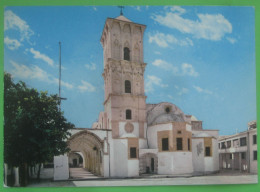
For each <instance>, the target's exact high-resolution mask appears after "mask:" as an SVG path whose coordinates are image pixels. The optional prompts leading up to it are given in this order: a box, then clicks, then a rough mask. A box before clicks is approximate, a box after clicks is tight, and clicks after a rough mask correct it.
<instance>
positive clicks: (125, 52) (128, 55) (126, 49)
mask: <svg viewBox="0 0 260 192" xmlns="http://www.w3.org/2000/svg"><path fill="white" fill-rule="evenodd" d="M124 60H127V61H130V49H129V48H128V47H125V48H124Z"/></svg>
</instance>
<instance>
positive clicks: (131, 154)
mask: <svg viewBox="0 0 260 192" xmlns="http://www.w3.org/2000/svg"><path fill="white" fill-rule="evenodd" d="M130 158H137V155H136V147H130Z"/></svg>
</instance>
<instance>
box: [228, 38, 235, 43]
mask: <svg viewBox="0 0 260 192" xmlns="http://www.w3.org/2000/svg"><path fill="white" fill-rule="evenodd" d="M227 40H228V41H229V42H230V43H232V44H234V43H236V42H237V40H236V39H235V38H232V37H227Z"/></svg>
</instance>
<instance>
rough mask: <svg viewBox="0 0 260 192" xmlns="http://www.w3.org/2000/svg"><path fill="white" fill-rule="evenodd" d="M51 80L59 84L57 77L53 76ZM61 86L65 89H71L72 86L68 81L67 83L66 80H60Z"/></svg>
mask: <svg viewBox="0 0 260 192" xmlns="http://www.w3.org/2000/svg"><path fill="white" fill-rule="evenodd" d="M53 81H54V82H55V83H56V84H59V79H57V78H54V79H53ZM61 87H66V88H67V89H73V88H74V86H73V85H72V84H70V83H67V82H64V81H62V80H61Z"/></svg>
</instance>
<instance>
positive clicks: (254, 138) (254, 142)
mask: <svg viewBox="0 0 260 192" xmlns="http://www.w3.org/2000/svg"><path fill="white" fill-rule="evenodd" d="M253 144H256V135H253Z"/></svg>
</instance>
